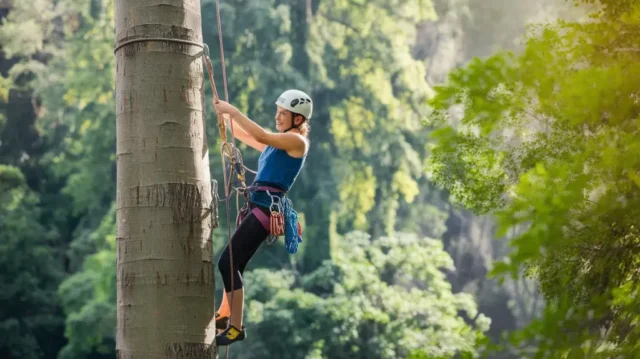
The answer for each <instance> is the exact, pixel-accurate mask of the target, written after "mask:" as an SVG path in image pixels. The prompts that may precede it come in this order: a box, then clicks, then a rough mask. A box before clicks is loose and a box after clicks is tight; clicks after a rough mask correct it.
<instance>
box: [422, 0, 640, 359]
mask: <svg viewBox="0 0 640 359" xmlns="http://www.w3.org/2000/svg"><path fill="white" fill-rule="evenodd" d="M623 3H624V2H620V3H618V5H620V7H617V8H612V7H610V6H609V7H604V8H603V13H602V14H601V15H599V16H594V19H593V20H592V21H591V22H585V23H570V22H562V21H561V22H558V23H556V24H551V25H547V26H544V27H540V28H539V29H538V30H537V31H533V32H532V33H531V34H530V37H529V38H528V39H527V44H526V48H525V51H524V52H523V53H522V55H520V56H517V57H515V56H512V55H509V54H503V53H500V54H497V55H494V56H492V57H490V58H488V59H486V60H475V61H473V62H472V63H471V64H469V65H468V66H466V67H465V68H463V69H459V70H456V71H454V72H453V73H452V74H451V76H450V77H449V83H447V84H446V85H443V86H440V87H438V88H437V89H436V91H437V95H436V96H435V97H434V98H433V99H432V100H431V101H430V104H431V105H432V106H433V108H434V112H433V114H432V116H430V118H429V122H428V124H429V125H433V126H435V127H437V130H436V131H434V136H433V137H432V139H433V141H434V142H433V144H432V146H431V151H432V156H431V158H430V160H429V161H430V162H429V171H430V175H431V176H432V178H434V180H435V181H437V182H438V183H440V184H441V185H443V186H444V187H446V188H447V189H448V190H450V191H451V192H452V194H453V198H455V199H456V200H457V201H459V202H461V203H463V204H464V205H465V206H467V207H469V208H472V209H474V210H476V211H477V212H487V211H495V213H496V215H497V218H498V220H499V223H500V227H501V229H500V233H499V235H503V234H505V233H506V231H507V230H508V229H510V228H513V227H515V226H518V225H522V226H525V227H526V230H525V231H524V232H523V233H522V234H521V235H519V236H517V237H516V238H515V239H514V240H513V241H512V242H511V246H512V247H513V248H514V251H513V252H512V253H511V254H510V256H509V260H508V261H507V262H504V263H500V264H498V265H496V267H495V269H494V274H496V275H498V274H506V273H511V274H512V275H514V276H516V275H518V273H519V272H520V271H521V270H522V269H523V268H526V269H527V274H528V275H531V276H534V277H535V278H537V279H538V280H539V282H540V284H541V288H542V291H543V293H544V294H545V296H546V297H547V299H548V301H549V306H548V308H547V309H546V311H545V316H544V317H543V318H542V319H540V320H538V321H535V322H534V323H533V324H532V325H531V326H530V327H529V328H527V330H526V331H524V332H523V333H524V335H522V336H520V337H518V336H515V337H514V338H516V339H519V340H517V341H515V342H514V343H513V344H514V345H515V346H517V347H520V348H521V349H522V350H523V351H530V352H533V353H535V357H536V358H538V357H540V358H542V357H544V356H545V355H550V356H551V357H561V356H563V355H568V356H569V357H573V356H575V355H578V352H576V350H578V351H579V352H581V353H583V354H581V355H593V356H590V357H598V358H605V357H606V358H608V357H611V356H613V355H622V356H623V357H624V354H629V353H632V352H633V350H636V345H635V344H633V343H635V340H634V339H635V338H637V336H638V333H637V327H636V325H635V321H636V320H637V315H636V314H635V313H637V309H638V308H637V304H636V305H635V306H634V305H631V304H630V303H631V302H630V301H628V300H626V301H625V299H624V298H625V295H632V296H633V295H634V294H635V293H636V288H637V283H638V281H639V280H640V278H639V277H638V275H637V274H638V273H637V271H636V270H635V269H634V268H636V266H637V264H638V261H639V258H640V246H638V243H640V242H639V241H640V240H639V238H640V237H638V233H637V227H638V222H637V218H638V215H639V213H638V212H637V210H636V209H637V208H640V207H639V205H640V203H639V202H638V201H639V200H640V196H639V195H640V191H639V188H638V187H639V181H638V180H637V178H638V174H637V168H638V166H639V165H640V163H639V162H638V157H637V156H636V155H635V154H636V153H637V151H638V150H640V141H638V126H637V124H638V114H639V113H640V112H639V111H640V103H639V102H638V100H637V96H636V91H637V88H638V86H639V85H640V83H638V79H640V76H639V75H640V73H639V70H638V62H639V60H640V59H639V58H638V55H637V48H638V45H639V44H638V41H637V37H633V36H632V35H631V34H633V33H635V32H637V31H638V29H639V28H640V22H639V21H638V19H639V17H638V14H640V7H638V6H637V5H635V6H634V7H630V5H629V6H627V5H624V4H623ZM623 288H624V289H623ZM620 303H625V304H620ZM534 338H537V339H534ZM577 348H580V349H577ZM581 357H582V356H581Z"/></svg>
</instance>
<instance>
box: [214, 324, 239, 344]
mask: <svg viewBox="0 0 640 359" xmlns="http://www.w3.org/2000/svg"><path fill="white" fill-rule="evenodd" d="M244 338H246V333H245V327H244V325H243V326H242V330H239V329H238V328H236V327H234V326H233V325H229V326H228V327H227V329H225V330H224V331H222V332H221V333H220V334H218V335H216V344H217V345H220V346H225V345H230V344H231V343H234V342H237V341H240V340H244Z"/></svg>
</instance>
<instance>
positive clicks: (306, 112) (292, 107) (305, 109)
mask: <svg viewBox="0 0 640 359" xmlns="http://www.w3.org/2000/svg"><path fill="white" fill-rule="evenodd" d="M276 105H278V106H282V107H283V108H286V109H287V110H289V111H291V112H295V113H298V114H301V115H302V116H304V117H305V118H306V119H307V120H309V119H311V113H312V112H313V102H312V101H311V97H309V95H307V94H306V93H304V92H302V91H300V90H295V89H291V90H287V91H285V92H283V93H282V95H280V97H278V100H277V101H276Z"/></svg>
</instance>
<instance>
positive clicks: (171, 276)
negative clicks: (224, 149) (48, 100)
mask: <svg viewBox="0 0 640 359" xmlns="http://www.w3.org/2000/svg"><path fill="white" fill-rule="evenodd" d="M115 5H116V7H115V11H116V14H115V15H116V16H115V19H116V24H115V25H116V49H117V50H116V53H115V56H116V129H117V204H118V208H117V214H116V217H117V218H116V219H117V292H118V295H117V298H118V303H117V305H118V316H117V318H118V321H117V336H116V351H117V358H119V359H133V358H136V359H137V358H146V359H152V358H214V357H216V355H217V353H216V349H215V347H214V345H213V344H212V343H213V338H214V335H215V326H214V323H213V321H214V310H215V307H214V298H213V294H214V272H213V266H212V261H213V250H212V243H211V231H212V229H213V226H212V221H211V217H210V213H209V212H210V208H211V204H212V202H211V201H212V194H211V182H210V172H209V157H208V150H207V146H206V135H205V126H204V121H203V108H202V107H203V103H202V93H203V92H202V91H203V88H202V87H203V66H202V48H201V47H200V46H197V44H198V43H202V30H201V29H202V27H201V15H200V1H199V0H137V1H131V0H116V3H115ZM139 39H155V40H149V41H138V42H132V40H139ZM158 39H175V40H186V41H189V42H194V43H196V45H194V44H188V43H179V42H174V41H161V40H158Z"/></svg>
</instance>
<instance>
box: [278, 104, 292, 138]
mask: <svg viewBox="0 0 640 359" xmlns="http://www.w3.org/2000/svg"><path fill="white" fill-rule="evenodd" d="M292 115H293V114H292V113H291V111H289V110H286V109H284V108H282V107H280V106H278V108H277V112H276V117H275V119H276V129H277V130H278V132H284V131H286V130H288V129H289V128H291V121H292V120H293V116H292Z"/></svg>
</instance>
